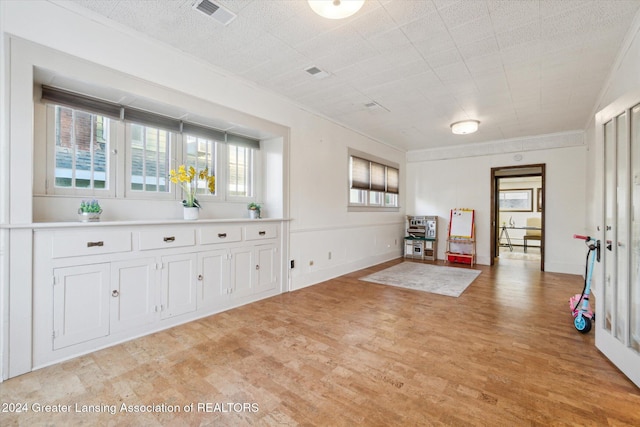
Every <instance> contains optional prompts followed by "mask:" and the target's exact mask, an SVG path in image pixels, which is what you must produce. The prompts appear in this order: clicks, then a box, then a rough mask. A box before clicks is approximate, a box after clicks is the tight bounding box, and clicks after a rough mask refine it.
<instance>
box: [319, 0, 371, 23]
mask: <svg viewBox="0 0 640 427" xmlns="http://www.w3.org/2000/svg"><path fill="white" fill-rule="evenodd" d="M307 1H308V2H309V6H311V9H313V11H314V12H315V13H317V14H318V15H320V16H322V17H324V18H328V19H342V18H347V17H349V16H351V15H353V14H354V13H356V12H357V11H359V10H360V8H361V7H362V5H363V4H364V0H307Z"/></svg>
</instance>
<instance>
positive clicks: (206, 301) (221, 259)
mask: <svg viewBox="0 0 640 427" xmlns="http://www.w3.org/2000/svg"><path fill="white" fill-rule="evenodd" d="M229 258H230V257H229V251H228V250H226V249H222V250H217V251H207V252H203V253H200V254H198V267H199V268H198V308H207V307H209V308H210V307H216V306H220V305H223V304H224V302H225V301H227V300H228V297H227V295H226V294H227V293H228V292H227V290H228V289H230V288H231V283H230V278H229V273H230V272H229Z"/></svg>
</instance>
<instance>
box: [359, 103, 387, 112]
mask: <svg viewBox="0 0 640 427" xmlns="http://www.w3.org/2000/svg"><path fill="white" fill-rule="evenodd" d="M364 108H366V109H367V110H369V111H371V112H376V111H380V112H384V111H386V112H389V109H388V108H386V107H385V106H383V105H381V104H380V103H378V102H377V101H370V102H367V103H366V104H364Z"/></svg>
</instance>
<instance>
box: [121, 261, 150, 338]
mask: <svg viewBox="0 0 640 427" xmlns="http://www.w3.org/2000/svg"><path fill="white" fill-rule="evenodd" d="M156 276H157V271H156V269H155V262H154V260H153V259H152V258H144V259H134V260H131V261H122V262H114V263H112V264H111V293H110V295H111V332H112V333H114V332H119V331H123V330H126V329H129V328H132V327H135V326H140V325H147V324H150V323H153V321H154V320H155V318H156V311H155V306H156V295H157V294H158V288H157V283H158V280H157V278H156Z"/></svg>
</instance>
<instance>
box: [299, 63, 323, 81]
mask: <svg viewBox="0 0 640 427" xmlns="http://www.w3.org/2000/svg"><path fill="white" fill-rule="evenodd" d="M304 70H305V71H306V72H307V73H309V74H311V75H312V76H313V77H315V78H316V79H322V78H324V77H327V76H328V75H329V73H327V72H326V71H324V70H321V69H320V68H318V67H316V66H315V65H312V66H311V67H308V68H305V69H304Z"/></svg>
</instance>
